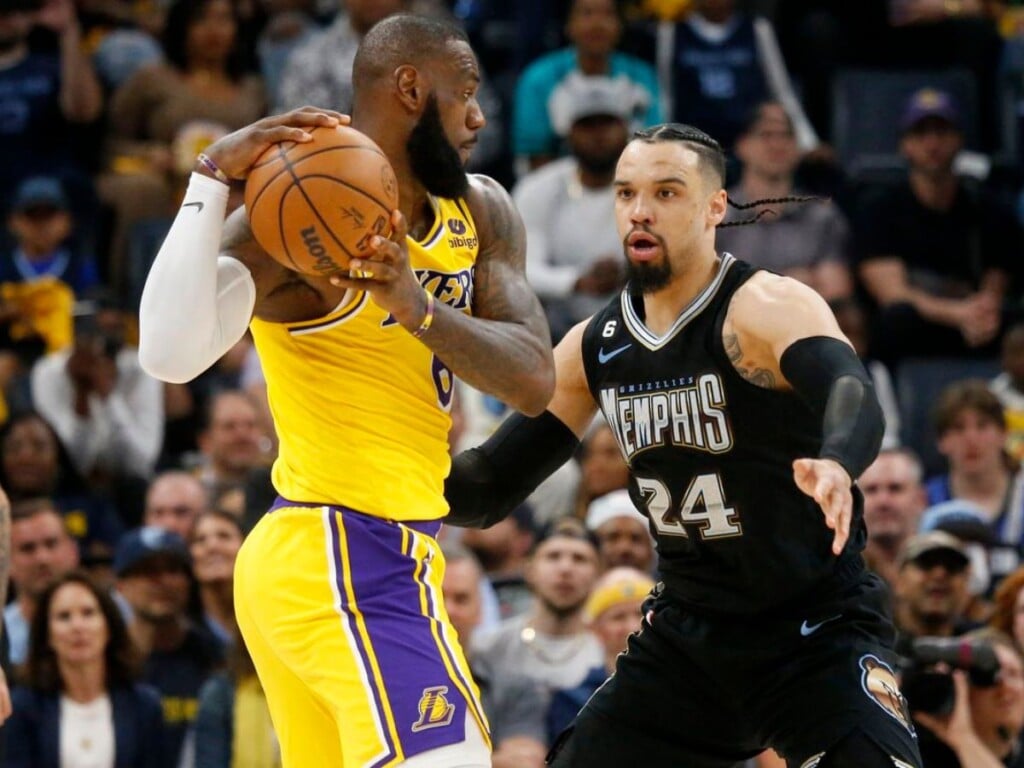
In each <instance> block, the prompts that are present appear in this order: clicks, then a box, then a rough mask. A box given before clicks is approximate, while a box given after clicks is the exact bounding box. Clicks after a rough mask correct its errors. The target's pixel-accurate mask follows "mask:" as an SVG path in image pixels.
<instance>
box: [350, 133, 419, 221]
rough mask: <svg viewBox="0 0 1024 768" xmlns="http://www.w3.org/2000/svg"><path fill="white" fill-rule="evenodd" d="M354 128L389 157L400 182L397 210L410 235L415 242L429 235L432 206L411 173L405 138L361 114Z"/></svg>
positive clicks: (417, 180)
mask: <svg viewBox="0 0 1024 768" xmlns="http://www.w3.org/2000/svg"><path fill="white" fill-rule="evenodd" d="M352 127H353V128H355V129H356V130H357V131H361V132H362V133H365V134H366V135H367V136H369V137H370V138H371V139H373V140H374V141H375V142H377V145H378V146H379V147H380V148H381V149H382V150H383V151H384V154H385V155H387V158H388V160H389V161H390V162H391V168H392V170H394V172H395V178H396V179H397V180H398V210H400V211H401V212H402V215H403V216H404V217H405V221H406V223H407V224H408V225H409V236H410V237H412V238H413V239H414V240H419V239H421V237H422V236H423V235H426V234H427V232H426V229H429V228H430V225H431V224H432V223H433V207H432V206H431V205H430V202H429V200H430V196H429V195H428V194H427V188H426V187H424V186H423V183H422V182H421V181H420V180H419V179H417V178H416V174H414V173H413V172H412V166H411V165H410V164H409V159H408V153H407V150H406V148H405V139H400V138H399V137H397V136H393V135H392V132H393V128H389V127H387V125H386V124H385V123H382V122H379V121H376V120H373V119H365V118H364V117H363V115H362V114H360V115H359V116H358V117H357V116H356V115H355V114H353V116H352ZM425 228H426V229H425Z"/></svg>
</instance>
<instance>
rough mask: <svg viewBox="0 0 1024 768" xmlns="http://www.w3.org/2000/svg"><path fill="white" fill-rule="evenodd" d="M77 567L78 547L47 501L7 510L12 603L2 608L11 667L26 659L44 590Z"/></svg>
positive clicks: (36, 500) (36, 501)
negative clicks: (31, 632) (9, 513)
mask: <svg viewBox="0 0 1024 768" xmlns="http://www.w3.org/2000/svg"><path fill="white" fill-rule="evenodd" d="M77 567H78V547H77V546H75V542H74V540H73V539H72V538H71V537H70V536H69V535H68V532H67V529H66V528H65V527H64V518H63V517H61V514H60V512H58V511H57V510H56V509H55V508H54V506H53V504H52V502H50V501H49V500H48V499H29V500H26V501H19V502H16V503H15V504H14V505H13V506H12V507H11V565H10V573H11V585H12V586H13V587H14V600H13V601H12V602H10V603H8V605H7V607H6V608H4V633H5V635H6V637H7V642H8V644H9V649H10V661H11V663H12V664H15V665H21V664H24V663H25V661H26V660H27V659H28V649H29V641H30V638H29V627H31V626H32V621H33V619H34V618H35V615H36V610H37V609H38V607H39V601H40V599H41V598H42V596H43V594H44V593H45V592H46V589H47V588H48V587H49V586H50V584H52V583H53V582H54V581H56V580H57V579H58V578H60V577H62V576H63V575H64V574H65V573H67V572H69V571H71V570H74V569H75V568H77Z"/></svg>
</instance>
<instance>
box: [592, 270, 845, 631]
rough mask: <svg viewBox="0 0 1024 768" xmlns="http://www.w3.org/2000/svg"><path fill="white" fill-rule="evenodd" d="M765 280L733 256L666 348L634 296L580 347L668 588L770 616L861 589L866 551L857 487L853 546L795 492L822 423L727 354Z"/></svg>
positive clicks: (605, 314)
mask: <svg viewBox="0 0 1024 768" xmlns="http://www.w3.org/2000/svg"><path fill="white" fill-rule="evenodd" d="M755 272H756V270H755V269H754V268H753V267H751V266H750V265H749V264H746V263H744V262H741V261H738V260H736V259H734V258H733V257H732V256H730V255H729V254H723V255H722V259H721V264H720V266H719V270H718V272H717V274H716V275H715V277H714V279H713V280H712V281H711V283H710V285H708V287H707V288H706V289H705V290H704V291H702V292H701V293H700V294H699V295H698V296H697V297H696V298H695V299H694V300H693V301H692V302H691V303H690V305H689V306H687V307H686V309H685V310H684V311H683V312H682V313H681V314H680V315H679V318H678V319H677V320H676V322H675V323H674V324H673V326H672V327H671V328H670V329H669V330H668V332H667V333H666V334H665V335H664V336H657V335H655V334H654V333H652V332H651V331H650V330H649V329H648V328H647V327H646V326H645V325H644V313H643V299H642V297H641V296H640V295H638V294H637V295H634V294H633V293H632V292H631V290H630V288H629V287H628V286H627V288H626V289H625V290H624V291H623V292H622V294H621V295H620V296H619V297H618V298H616V299H614V300H613V301H612V302H610V303H609V304H608V306H607V307H605V308H604V309H603V310H602V311H601V312H599V313H598V314H596V315H595V316H594V317H593V318H592V319H591V321H590V322H589V324H588V325H587V328H586V330H585V331H584V335H583V363H584V368H585V370H586V375H587V383H588V386H589V388H590V391H591V393H592V395H593V397H594V399H595V401H596V402H597V403H598V405H599V406H600V408H601V411H602V412H603V413H604V416H605V418H606V419H607V421H608V423H609V424H610V425H611V428H612V431H613V432H614V434H615V436H616V438H617V440H618V443H619V448H620V449H621V451H622V455H623V456H624V457H625V459H626V462H627V463H628V464H629V466H630V469H631V480H630V493H631V495H632V497H633V500H634V502H635V503H636V504H637V506H639V507H640V508H641V509H643V510H645V511H646V513H647V515H648V517H649V518H650V520H651V527H652V531H653V532H654V533H655V536H656V538H657V542H658V553H659V556H660V566H659V567H660V571H661V574H662V577H663V580H664V582H665V584H666V586H667V587H668V588H669V590H670V591H671V592H673V593H674V594H676V595H677V596H678V597H679V598H680V599H681V600H683V601H684V602H685V603H686V604H688V605H691V606H693V607H699V608H700V609H701V610H705V611H708V612H714V613H720V614H741V613H751V612H763V611H768V610H771V609H773V608H775V607H777V606H779V605H782V604H785V603H788V602H790V601H793V600H797V599H799V598H800V597H801V596H802V595H806V594H807V593H809V592H810V591H811V590H814V589H815V588H816V587H819V586H822V585H823V582H825V583H827V582H829V581H830V580H831V579H832V578H844V579H845V578H854V574H856V573H858V572H859V570H860V567H861V566H860V556H859V552H860V550H861V549H862V548H863V546H864V538H865V532H864V526H863V521H862V516H861V497H860V494H859V492H858V491H857V490H856V488H854V491H853V493H854V520H853V524H852V527H851V534H850V543H849V544H847V547H846V549H845V550H844V553H843V555H842V556H841V557H839V558H836V557H835V556H834V555H833V554H832V549H831V544H832V537H833V532H832V531H831V530H830V529H829V528H828V527H827V526H826V525H825V519H824V515H823V513H822V511H821V508H820V507H819V506H818V504H817V503H816V502H815V501H814V500H813V499H812V498H810V497H809V496H806V495H805V494H804V493H803V492H801V491H800V490H799V489H798V488H797V486H796V484H795V483H794V481H793V468H792V463H793V461H794V459H798V458H806V457H815V456H817V455H818V453H819V451H820V449H821V430H822V426H821V419H820V417H817V416H815V414H813V413H812V412H811V410H810V408H809V407H808V406H807V405H805V404H804V402H803V401H802V400H800V398H799V397H798V396H797V395H796V394H794V393H793V392H791V391H778V390H769V389H765V388H763V387H759V386H757V385H755V384H752V383H750V382H748V381H746V380H745V379H743V377H742V376H740V374H739V373H738V372H737V371H736V370H735V368H734V367H733V365H732V363H731V362H730V361H729V358H728V356H727V354H726V351H725V346H724V344H723V341H722V327H723V324H724V322H725V317H726V313H727V310H728V308H729V302H730V300H731V298H732V296H733V294H734V293H735V292H736V291H737V290H738V289H739V287H740V286H741V285H742V284H743V283H744V282H745V281H746V280H747V279H748V278H749V277H750V276H751V275H753V274H754V273H755Z"/></svg>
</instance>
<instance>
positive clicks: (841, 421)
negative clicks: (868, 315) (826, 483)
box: [779, 336, 885, 480]
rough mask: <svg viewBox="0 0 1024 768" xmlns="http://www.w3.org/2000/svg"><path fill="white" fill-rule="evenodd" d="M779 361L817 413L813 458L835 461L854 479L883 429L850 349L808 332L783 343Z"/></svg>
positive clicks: (867, 384)
mask: <svg viewBox="0 0 1024 768" xmlns="http://www.w3.org/2000/svg"><path fill="white" fill-rule="evenodd" d="M779 366H780V368H781V370H782V375H783V376H785V377H786V379H787V380H788V381H789V383H790V384H792V385H793V388H794V389H795V390H796V392H797V394H798V395H800V396H801V397H802V398H803V399H804V401H805V402H806V403H807V404H808V405H809V406H810V407H811V409H812V410H813V411H814V412H815V413H816V414H819V415H820V416H821V419H822V443H821V452H820V453H819V454H818V457H819V458H822V459H834V460H835V461H838V462H839V463H840V464H842V465H843V468H844V469H845V470H846V471H847V472H848V473H849V474H850V478H851V479H852V480H856V479H857V478H858V477H860V474H861V473H862V472H863V471H864V470H865V469H867V467H868V465H869V464H871V462H872V461H874V460H875V456H877V455H878V448H879V446H880V445H881V444H882V435H883V433H884V432H885V418H884V417H883V416H882V408H881V406H880V405H879V404H878V398H877V397H876V396H875V388H874V385H873V384H872V383H871V377H870V376H869V375H868V372H867V371H866V370H865V369H864V365H863V363H861V361H860V359H859V358H858V357H857V354H856V352H854V351H853V349H852V348H851V347H850V345H849V344H845V343H844V342H842V341H839V340H838V339H833V338H831V337H827V336H812V337H810V338H806V339H800V340H799V341H797V342H794V343H793V344H791V345H790V346H789V347H787V348H786V351H785V352H783V353H782V358H781V360H780V361H779Z"/></svg>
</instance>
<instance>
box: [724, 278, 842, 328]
mask: <svg viewBox="0 0 1024 768" xmlns="http://www.w3.org/2000/svg"><path fill="white" fill-rule="evenodd" d="M802 306H813V307H815V308H818V307H820V306H824V300H823V299H822V298H821V296H820V295H818V293H817V292H816V291H815V290H814V289H813V288H811V287H810V286H809V285H806V284H804V283H801V282H800V281H799V280H796V279H794V278H792V277H786V276H785V275H779V274H776V273H774V272H768V271H766V270H758V271H757V272H755V273H754V274H753V275H751V276H750V279H749V280H747V281H746V282H745V283H743V285H741V286H740V287H739V288H738V289H736V293H735V294H734V295H733V297H732V302H731V304H730V307H729V309H730V313H731V314H733V315H735V316H745V317H749V318H750V319H751V320H752V321H757V320H758V318H759V317H763V313H774V312H785V311H793V310H795V309H798V308H799V307H802Z"/></svg>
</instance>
